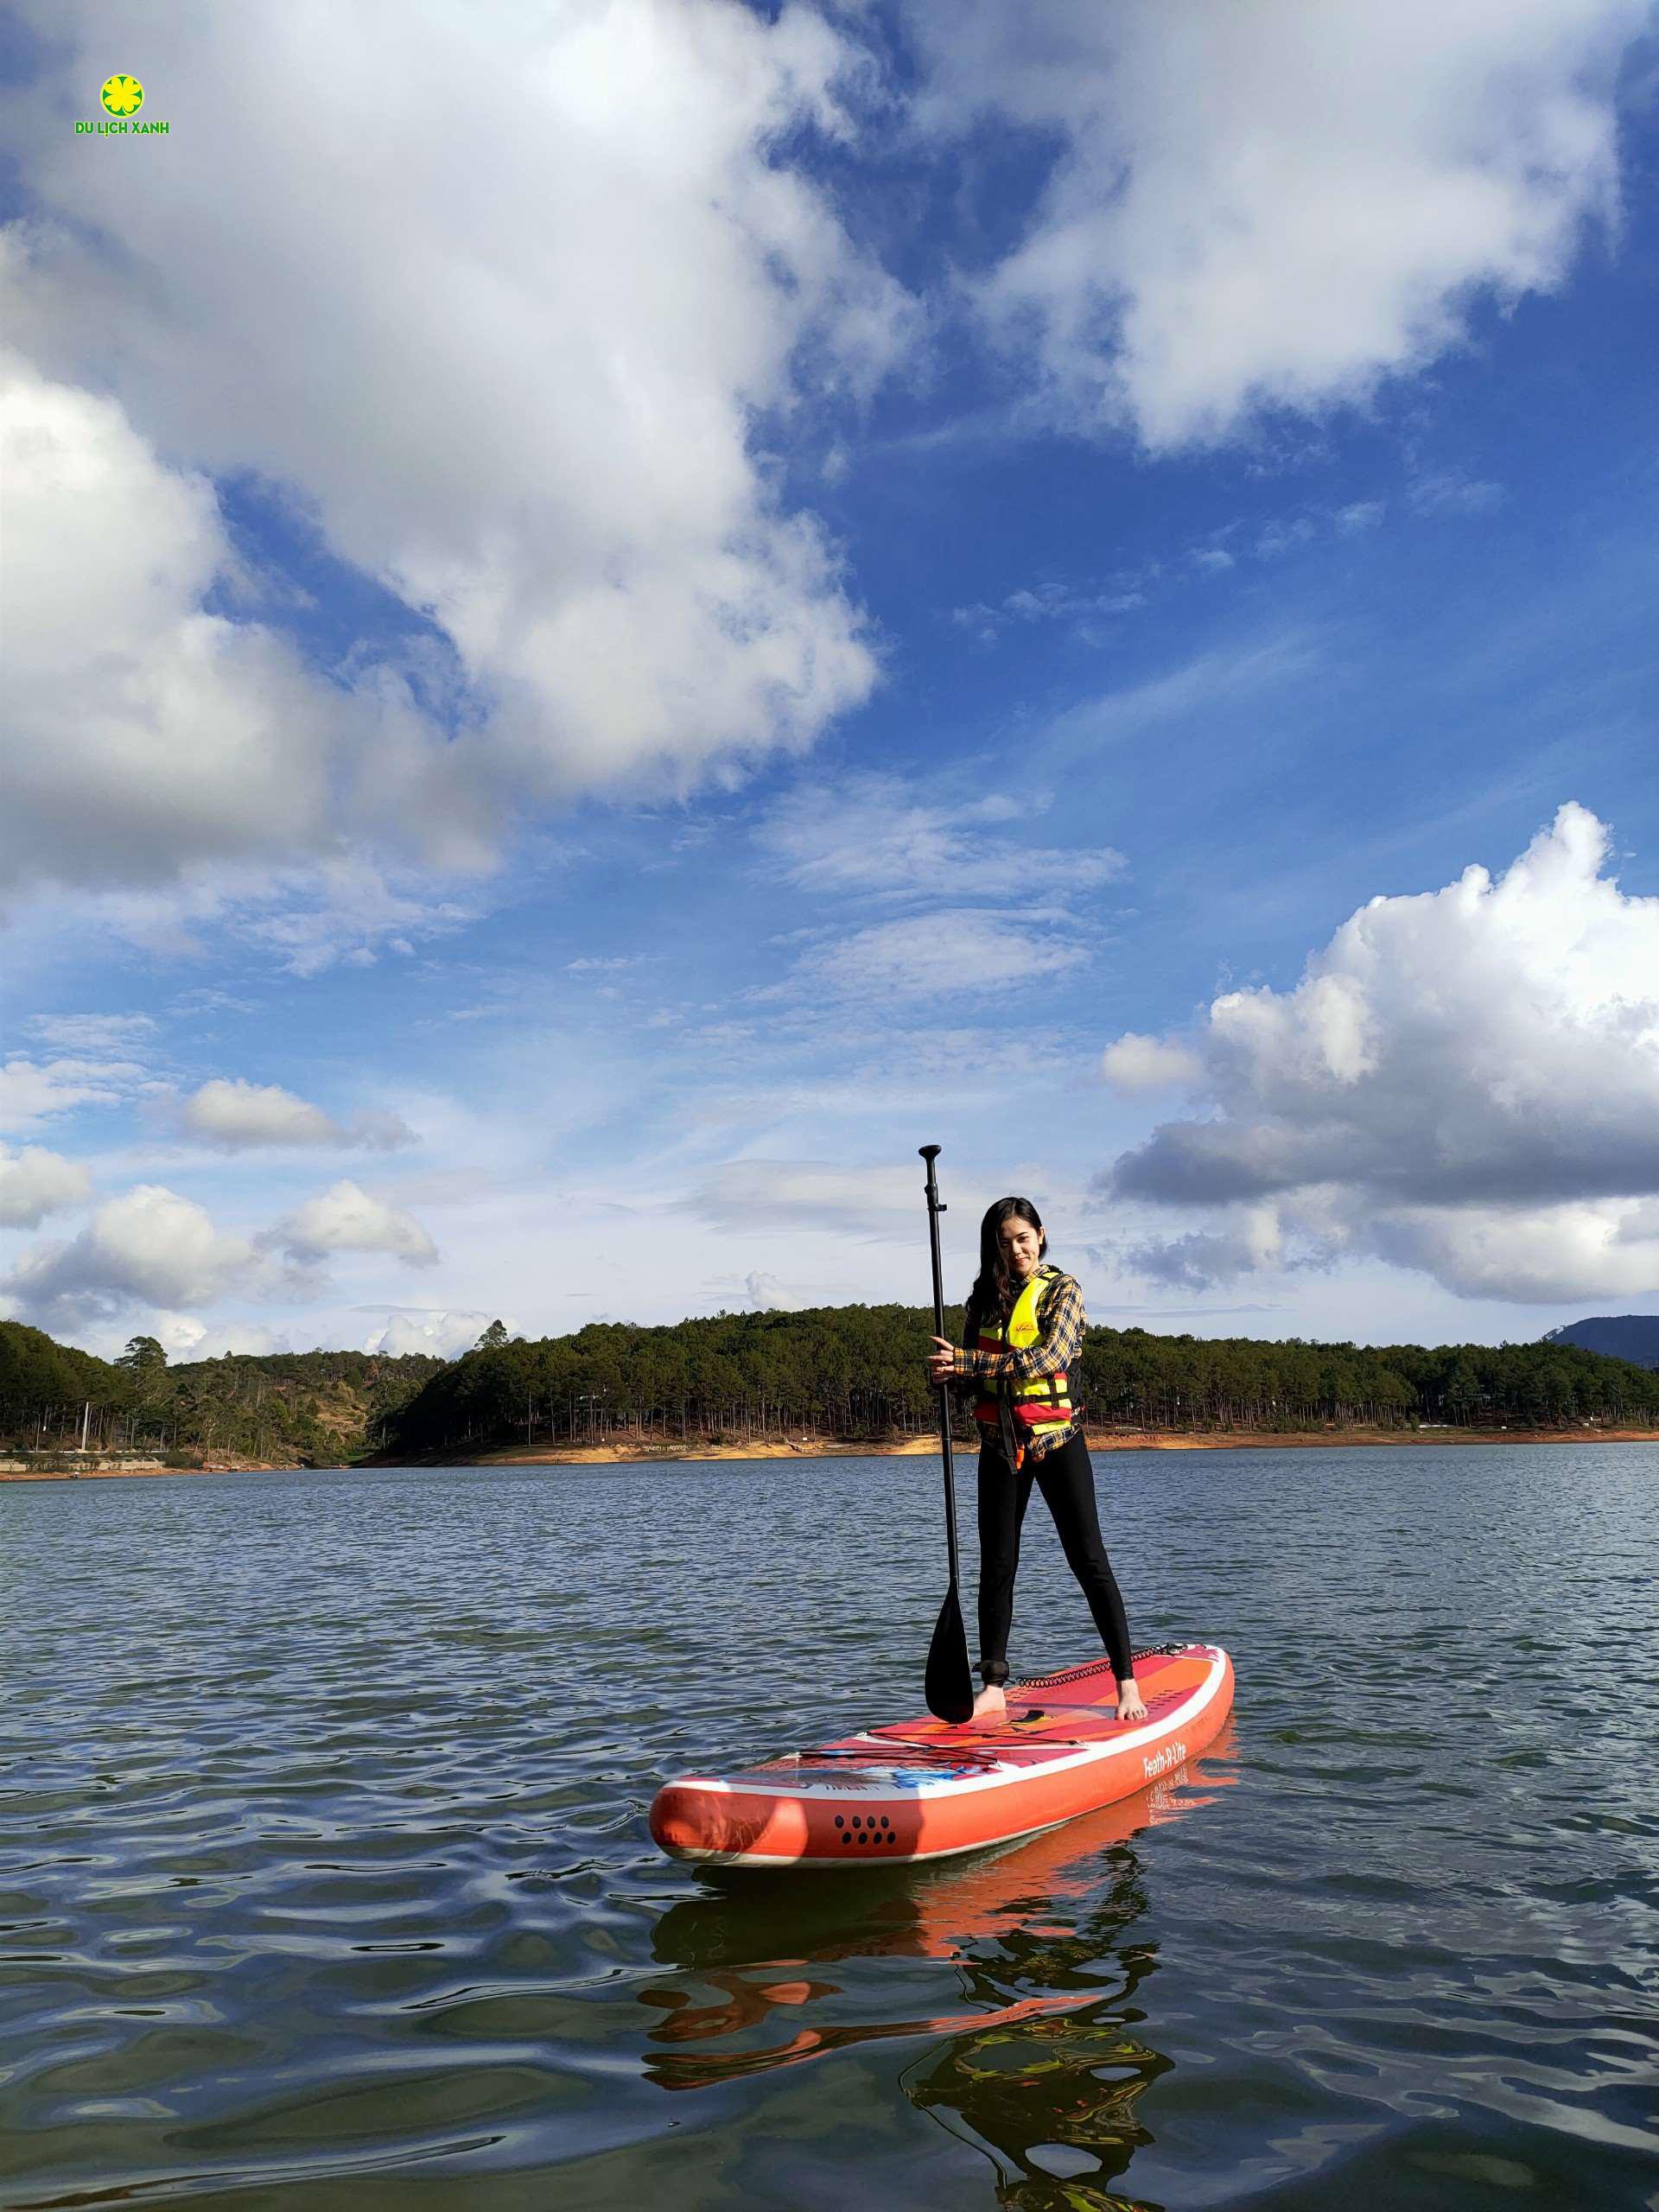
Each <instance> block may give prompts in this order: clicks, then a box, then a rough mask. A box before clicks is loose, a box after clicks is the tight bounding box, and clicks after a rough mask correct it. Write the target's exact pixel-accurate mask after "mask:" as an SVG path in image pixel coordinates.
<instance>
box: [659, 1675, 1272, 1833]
mask: <svg viewBox="0 0 1659 2212" xmlns="http://www.w3.org/2000/svg"><path fill="white" fill-rule="evenodd" d="M1135 1679H1136V1681H1138V1682H1139V1684H1140V1686H1141V1696H1142V1697H1143V1698H1144V1699H1145V1700H1146V1703H1147V1717H1146V1719H1144V1720H1135V1721H1122V1720H1120V1719H1118V1717H1117V1707H1116V1702H1115V1696H1114V1691H1115V1685H1114V1681H1113V1677H1112V1671H1111V1669H1110V1667H1109V1664H1108V1663H1107V1662H1106V1661H1105V1660H1103V1659H1101V1660H1097V1661H1096V1662H1095V1663H1094V1664H1093V1665H1092V1666H1088V1667H1072V1668H1071V1669H1068V1670H1067V1671H1066V1672H1065V1673H1064V1674H1058V1675H1039V1677H1038V1678H1037V1679H1036V1680H1035V1681H1029V1682H1020V1683H1017V1684H1016V1683H1011V1684H1010V1685H1009V1687H1008V1711H1007V1719H1006V1720H1004V1721H1002V1722H1001V1723H1000V1724H999V1725H998V1726H996V1727H995V1728H985V1727H975V1726H972V1725H971V1724H970V1725H969V1726H964V1727H952V1726H950V1725H949V1724H948V1723H947V1722H944V1721H942V1720H935V1719H931V1717H928V1718H924V1719H920V1720H900V1721H894V1722H891V1723H889V1724H888V1725H887V1726H884V1727H879V1728H865V1729H861V1730H860V1732H858V1734H857V1735H855V1736H845V1737H842V1738H840V1740H839V1741H837V1742H836V1743H832V1744H823V1745H819V1746H818V1748H817V1750H814V1751H795V1752H791V1754H790V1755H789V1756H788V1757H787V1758H777V1759H768V1760H766V1762H764V1764H760V1765H759V1766H753V1767H745V1768H742V1769H741V1770H739V1771H737V1772H735V1773H733V1774H727V1775H701V1774H690V1775H682V1776H681V1777H679V1778H678V1779H677V1780H676V1781H673V1782H667V1783H664V1785H663V1787H662V1788H661V1789H659V1790H658V1793H657V1797H656V1802H654V1803H653V1805H652V1808H651V1832H652V1835H653V1836H654V1837H655V1838H656V1840H657V1841H658V1843H659V1844H660V1845H661V1846H662V1847H663V1849H664V1851H666V1852H667V1853H670V1855H671V1857H673V1858H676V1859H697V1860H701V1861H702V1862H704V1863H705V1864H708V1865H712V1866H868V1865H869V1864H870V1863H871V1862H872V1860H874V1859H883V1860H886V1861H887V1862H888V1863H889V1864H891V1863H892V1862H893V1860H894V1859H905V1860H910V1861H916V1860H920V1859H948V1858H950V1857H952V1856H954V1855H955V1854H956V1853H958V1852H963V1851H978V1850H981V1849H982V1848H983V1847H985V1846H986V1845H987V1844H992V1843H1007V1842H1008V1841H1009V1840H1011V1839H1012V1838H1013V1837H1014V1836H1020V1835H1031V1834H1035V1833H1036V1831H1037V1830H1039V1828H1052V1827H1058V1825H1059V1823H1060V1822H1061V1821H1071V1820H1075V1819H1076V1818H1077V1815H1079V1814H1080V1813H1092V1812H1094V1811H1096V1810H1097V1808H1099V1807H1101V1806H1103V1805H1110V1804H1114V1803H1116V1801H1117V1800H1118V1799H1119V1798H1121V1797H1127V1796H1130V1795H1131V1794H1132V1793H1133V1792H1134V1791H1135V1790H1138V1789H1144V1788H1145V1787H1146V1785H1147V1783H1149V1782H1157V1781H1159V1780H1160V1779H1162V1778H1163V1777H1166V1776H1167V1775H1169V1774H1171V1773H1173V1771H1174V1770H1175V1769H1176V1768H1178V1767H1179V1766H1181V1765H1183V1764H1185V1761H1186V1760H1188V1759H1189V1758H1197V1756H1198V1753H1199V1752H1200V1751H1204V1750H1205V1748H1206V1746H1207V1745H1210V1744H1211V1743H1212V1742H1213V1741H1214V1739H1215V1738H1216V1737H1217V1734H1218V1733H1219V1732H1220V1731H1221V1728H1222V1726H1223V1725H1224V1722H1225V1720H1226V1719H1227V1716H1228V1714H1229V1713H1230V1712H1231V1710H1232V1704H1233V1667H1232V1662H1231V1661H1230V1659H1229V1658H1228V1656H1227V1654H1226V1653H1225V1652H1224V1651H1222V1650H1220V1649H1217V1647H1216V1646H1215V1645H1214V1644H1210V1643H1189V1644H1182V1645H1179V1646H1171V1647H1169V1648H1167V1649H1163V1650H1160V1651H1150V1652H1137V1653H1136V1654H1135Z"/></svg>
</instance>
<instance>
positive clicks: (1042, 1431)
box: [974, 1266, 1077, 1443]
mask: <svg viewBox="0 0 1659 2212" xmlns="http://www.w3.org/2000/svg"><path fill="white" fill-rule="evenodd" d="M1059 1273H1060V1271H1059V1269H1058V1268H1051V1267H1046V1266H1045V1267H1039V1268H1037V1269H1036V1270H1035V1271H1034V1272H1033V1275H1032V1277H1031V1280H1030V1281H1029V1282H1027V1285H1026V1287H1025V1288H1024V1289H1023V1290H1022V1291H1021V1292H1020V1295H1019V1297H1018V1298H1016V1299H1015V1300H1014V1311H1013V1312H1012V1313H1010V1314H1009V1316H1008V1318H1007V1320H1006V1321H1001V1320H997V1319H990V1318H988V1319H984V1320H982V1321H981V1322H980V1324H979V1334H978V1336H977V1337H976V1338H975V1348H976V1351H1024V1350H1025V1349H1026V1347H1027V1345H1028V1344H1035V1343H1036V1342H1037V1340H1038V1338H1039V1337H1040V1336H1041V1335H1042V1331H1041V1330H1040V1329H1039V1327H1038V1325H1037V1308H1038V1307H1039V1306H1040V1305H1041V1304H1042V1302H1043V1298H1044V1295H1045V1294H1046V1291H1047V1289H1048V1287H1049V1286H1050V1284H1051V1283H1053V1282H1056V1281H1058V1279H1059ZM1005 1411H1006V1412H1007V1413H1008V1414H1011V1415H1012V1416H1013V1421H1014V1431H1015V1433H1016V1435H1017V1436H1018V1437H1019V1438H1020V1440H1021V1442H1022V1443H1023V1442H1024V1441H1025V1440H1028V1439H1029V1438H1031V1437H1033V1436H1057V1435H1058V1433H1059V1432H1060V1431H1061V1430H1062V1429H1064V1428H1069V1427H1071V1423H1072V1421H1074V1420H1075V1419H1076V1418H1077V1416H1076V1414H1075V1413H1074V1412H1073V1410H1072V1406H1071V1384H1070V1383H1069V1382H1068V1380H1067V1378H1066V1376H1065V1375H1064V1374H1063V1373H1062V1374H1059V1375H1034V1376H1031V1377H1030V1378H1029V1379H1028V1380H1027V1381H1026V1382H1019V1381H1016V1380H1015V1379H1014V1377H1013V1376H982V1377H981V1379H980V1396H979V1398H978V1401H977V1402H976V1404H975V1407H974V1419H975V1420H976V1421H979V1422H980V1423H982V1425H983V1426H984V1427H987V1428H995V1429H999V1430H1000V1429H1001V1426H1002V1416H1003V1414H1004V1412H1005Z"/></svg>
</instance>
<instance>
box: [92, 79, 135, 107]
mask: <svg viewBox="0 0 1659 2212" xmlns="http://www.w3.org/2000/svg"><path fill="white" fill-rule="evenodd" d="M99 99H101V100H102V101H103V103H104V105H105V107H106V108H107V109H108V110H109V111H110V113H111V115H137V112H138V111H139V109H140V108H141V107H143V104H144V88H143V86H142V85H141V84H140V83H139V81H138V79H137V78H136V77H106V78H105V79H104V89H103V91H102V92H100V93H99Z"/></svg>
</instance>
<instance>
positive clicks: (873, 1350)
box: [388, 1306, 1659, 1452]
mask: <svg viewBox="0 0 1659 2212" xmlns="http://www.w3.org/2000/svg"><path fill="white" fill-rule="evenodd" d="M946 1320H947V1325H948V1327H950V1329H951V1330H952V1331H953V1332H957V1333H960V1330H961V1325H962V1315H961V1312H960V1309H956V1310H954V1311H951V1312H950V1313H947V1316H946ZM931 1333H932V1316H931V1313H930V1312H928V1311H927V1310H926V1309H925V1308H924V1307H919V1306H823V1307H819V1308H817V1309H816V1310H814V1311H810V1312H807V1313H727V1314H721V1315H718V1316H716V1317H715V1318H714V1319H708V1320H695V1321H682V1322H679V1323H677V1324H676V1325H673V1326H671V1327H666V1328H638V1327H632V1326H629V1325H626V1324H622V1323H606V1324H595V1325H593V1326H591V1327H588V1328H585V1329H581V1330H578V1331H577V1332H575V1335H573V1336H569V1337H554V1338H543V1339H542V1340H540V1341H539V1342H535V1343H526V1342H524V1341H522V1340H516V1341H510V1340H509V1339H508V1338H507V1336H506V1332H505V1331H504V1330H501V1329H500V1328H499V1325H498V1326H497V1328H495V1329H493V1330H492V1331H491V1332H488V1333H487V1336H486V1341H484V1342H483V1343H481V1344H480V1346H479V1347H478V1349H477V1350H475V1351H472V1352H469V1353H468V1354H467V1356H466V1357H465V1358H463V1359H460V1360H457V1361H456V1362H454V1364H453V1365H451V1366H448V1367H446V1368H444V1369H442V1370H441V1371H440V1372H439V1373H437V1374H435V1376H433V1377H432V1379H431V1380H430V1381H429V1383H427V1384H426V1385H425V1387H424V1388H423V1389H422V1390H420V1391H419V1392H418V1393H417V1394H416V1395H415V1396H414V1397H413V1398H411V1399H410V1402H409V1403H408V1404H407V1405H406V1406H405V1407H404V1408H403V1409H402V1410H401V1412H399V1413H397V1414H395V1415H394V1416H393V1417H392V1419H391V1422H390V1424H389V1428H390V1434H389V1440H388V1449H389V1450H391V1451H394V1452H444V1451H449V1450H461V1449H467V1448H472V1449H476V1448H478V1447H480V1446H484V1445H487V1444H492V1443H508V1442H512V1441H514V1440H518V1441H522V1442H524V1443H527V1444H529V1443H537V1442H543V1443H554V1444H564V1443H572V1442H575V1443H582V1442H589V1443H600V1442H605V1441H607V1440H609V1441H616V1440H633V1441H639V1442H647V1441H652V1440H655V1441H658V1442H659V1443H663V1444H672V1443H679V1442H691V1441H694V1440H703V1441H706V1442H710V1443H712V1442H719V1441H725V1442H740V1441H742V1440H746V1439H748V1438H754V1437H764V1436H773V1437H776V1436H786V1435H791V1434H798V1433H801V1432H808V1433H818V1434H829V1435H835V1436H844V1437H850V1438H861V1437H867V1438H878V1437H881V1436H890V1435H895V1434H906V1433H908V1434H916V1433H922V1432H925V1431H926V1430H927V1429H929V1428H930V1427H931V1425H932V1422H933V1420H934V1400H933V1398H932V1396H931V1393H930V1390H929V1389H928V1386H927V1383H926V1380H925V1375H924V1372H923V1367H922V1361H923V1357H924V1355H925V1351H926V1350H927V1346H928V1341H929V1338H931ZM1081 1395H1082V1397H1083V1399H1084V1403H1085V1406H1086V1408H1087V1414H1088V1419H1089V1421H1090V1424H1091V1425H1092V1426H1097V1427H1112V1426H1137V1427H1158V1428H1177V1429H1179V1428H1196V1427H1233V1428H1257V1429H1299V1428H1317V1427H1323V1426H1325V1424H1327V1423H1331V1422H1336V1423H1338V1424H1340V1425H1342V1426H1344V1427H1359V1426H1367V1427H1369V1426H1377V1427H1404V1426H1409V1425H1411V1424H1413V1423H1414V1422H1420V1421H1429V1422H1440V1423H1445V1424H1447V1425H1451V1426H1455V1427H1481V1426H1484V1425H1485V1424H1489V1423H1493V1422H1499V1423H1506V1424H1507V1423H1514V1424H1517V1425H1520V1424H1525V1425H1535V1426H1545V1427H1548V1426H1555V1425H1560V1424H1564V1423H1572V1422H1578V1421H1602V1422H1610V1423H1616V1422H1621V1421H1629V1422H1638V1423H1659V1376H1656V1375H1653V1374H1650V1373H1649V1372H1647V1371H1646V1370H1643V1369H1641V1368H1638V1367H1633V1366H1630V1365H1629V1364H1628V1363H1625V1362H1624V1361H1621V1360H1612V1359H1605V1358H1602V1357H1599V1356H1598V1355H1597V1354H1596V1353H1594V1352H1588V1351H1580V1350H1579V1349H1578V1348H1576V1347H1574V1346H1571V1345H1563V1344H1548V1343H1546V1344H1505V1345H1502V1346H1498V1347H1494V1346H1491V1345H1488V1344H1452V1345H1443V1346H1440V1347H1437V1348H1433V1349H1429V1348H1426V1347H1424V1346H1421V1345H1416V1344H1396V1345H1391V1346H1388V1347H1385V1348H1382V1349H1366V1348H1363V1347H1358V1346H1356V1345H1353V1344H1303V1343H1300V1342H1296V1341H1292V1342H1289V1343H1283V1344H1270V1343H1258V1342H1255V1341H1252V1340H1250V1339H1249V1338H1197V1337H1164V1336H1152V1335H1149V1334H1148V1333H1147V1332H1146V1331H1145V1330H1142V1329H1122V1330H1119V1329H1096V1330H1091V1331H1090V1335H1089V1338H1088V1342H1087V1344H1086V1346H1085V1348H1084V1356H1083V1361H1082V1371H1081ZM961 1410H962V1417H963V1421H964V1422H965V1421H966V1420H967V1417H968V1415H967V1407H966V1405H965V1403H964V1404H963V1407H962V1409H961Z"/></svg>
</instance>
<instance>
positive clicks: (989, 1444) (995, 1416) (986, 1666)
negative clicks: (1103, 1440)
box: [927, 1198, 1147, 1720]
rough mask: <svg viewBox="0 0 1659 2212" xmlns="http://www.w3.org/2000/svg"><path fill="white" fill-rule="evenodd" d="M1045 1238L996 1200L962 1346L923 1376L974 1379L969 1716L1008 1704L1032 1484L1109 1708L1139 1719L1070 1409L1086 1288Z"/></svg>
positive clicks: (1112, 1581) (1141, 1706)
mask: <svg viewBox="0 0 1659 2212" xmlns="http://www.w3.org/2000/svg"><path fill="white" fill-rule="evenodd" d="M1047 1250H1048V1239H1047V1237H1046V1236H1045V1235H1044V1233H1043V1224H1042V1223H1041V1221H1040V1220H1039V1218H1038V1214H1037V1209H1036V1207H1035V1206H1033V1205H1032V1203H1031V1201H1030V1199H1029V1198H999V1199H998V1200H997V1201H996V1203H995V1205H993V1206H991V1207H990V1208H989V1209H988V1211H987V1212H986V1215H985V1218H984V1220H983V1221H982V1223H981V1224H980V1230H979V1274H978V1276H977V1278H976V1281H975V1283H974V1287H973V1289H972V1290H971V1291H970V1292H969V1294H968V1310H967V1315H966V1323H965V1326H964V1328H963V1335H964V1336H965V1337H966V1338H967V1344H966V1345H965V1347H963V1348H960V1349H958V1348H957V1346H956V1345H953V1344H951V1343H950V1340H949V1338H945V1337H935V1338H934V1339H933V1344H934V1350H933V1352H932V1354H931V1357H930V1358H929V1360H928V1363H927V1368H928V1373H929V1374H930V1375H931V1376H932V1378H933V1380H934V1381H935V1382H936V1383H948V1382H951V1381H953V1380H960V1381H967V1382H970V1383H973V1385H974V1386H975V1389H976V1402H975V1405H974V1418H975V1420H976V1421H977V1422H978V1424H979V1440H980V1451H979V1638H980V1662H979V1671H980V1674H981V1675H982V1678H983V1680H984V1683H985V1687H984V1688H983V1689H982V1691H981V1692H980V1694H979V1696H978V1697H977V1699H976V1700H975V1703H974V1718H975V1719H976V1720H978V1719H988V1720H996V1719H1001V1715H1002V1714H1003V1713H1005V1712H1006V1711H1007V1698H1006V1696H1005V1695H1004V1694H1003V1688H1002V1685H1003V1684H1004V1683H1005V1682H1006V1681H1007V1679H1008V1656H1007V1653H1008V1629H1009V1626H1010V1624H1012V1622H1013V1619H1014V1573H1015V1570H1016V1569H1017V1567H1019V1564H1020V1523H1021V1522H1023V1521H1024V1519H1025V1517H1026V1506H1027V1503H1028V1501H1029V1499H1030V1497H1031V1486H1032V1484H1033V1481H1034V1482H1035V1483H1036V1484H1037V1487H1038V1488H1039V1490H1040V1491H1042V1493H1043V1501H1044V1503H1046V1506H1047V1507H1048V1510H1049V1511H1050V1512H1051V1513H1052V1515H1053V1516H1054V1526H1055V1528H1056V1529H1058V1531H1059V1537H1060V1543H1061V1546H1062V1548H1064V1550H1065V1560H1066V1565H1067V1566H1068V1567H1070V1568H1071V1572H1072V1573H1073V1574H1075V1575H1076V1576H1077V1580H1078V1581H1079V1583H1081V1585H1082V1586H1083V1593H1084V1597H1085V1598H1087V1599H1088V1600H1089V1610H1090V1612H1091V1613H1092V1614H1093V1615H1094V1617H1095V1626H1096V1628H1097V1629H1098V1630H1100V1635H1101V1641H1102V1642H1103V1643H1104V1644H1105V1646H1106V1656H1107V1657H1108V1658H1109V1660H1110V1661H1111V1662H1112V1672H1113V1673H1114V1674H1115V1675H1116V1677H1117V1710H1118V1713H1119V1716H1120V1718H1122V1719H1125V1720H1141V1719H1144V1718H1145V1717H1146V1710H1147V1708H1146V1704H1145V1701H1144V1700H1143V1699H1142V1697H1141V1692H1140V1689H1139V1688H1138V1687H1137V1686H1136V1683H1135V1661H1134V1659H1133V1658H1132V1657H1131V1656H1130V1652H1129V1629H1128V1622H1127V1621H1126V1620H1125V1618H1124V1617H1123V1600H1122V1596H1121V1595H1120V1594H1119V1592H1118V1587H1117V1580H1116V1577H1115V1575H1114V1574H1113V1573H1112V1563H1111V1561H1110V1560H1109V1559H1108V1558H1107V1556H1106V1547H1105V1545H1104V1544H1103V1542H1102V1541H1101V1535H1100V1518H1099V1515H1098V1513H1097V1512H1096V1507H1095V1471H1094V1466H1093V1463H1092V1462H1091V1461H1090V1457H1089V1447H1088V1446H1087V1445H1086V1444H1085V1443H1084V1438H1083V1427H1082V1424H1081V1423H1080V1422H1079V1421H1078V1420H1077V1415H1076V1414H1075V1413H1074V1412H1073V1410H1072V1407H1071V1397H1070V1395H1068V1386H1067V1382H1066V1370H1067V1369H1068V1368H1071V1367H1074V1366H1075V1365H1076V1364H1077V1356H1078V1354H1079V1353H1080V1352H1081V1351H1082V1349H1083V1332H1084V1311H1083V1293H1082V1291H1081V1290H1080V1289H1079V1288H1078V1287H1077V1283H1076V1282H1075V1281H1073V1279H1072V1278H1071V1276H1070V1275H1068V1274H1061V1272H1060V1270H1059V1269H1058V1268H1052V1267H1049V1266H1048V1265H1047V1264H1046V1261H1045V1257H1044V1255H1045V1254H1046V1252H1047Z"/></svg>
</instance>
